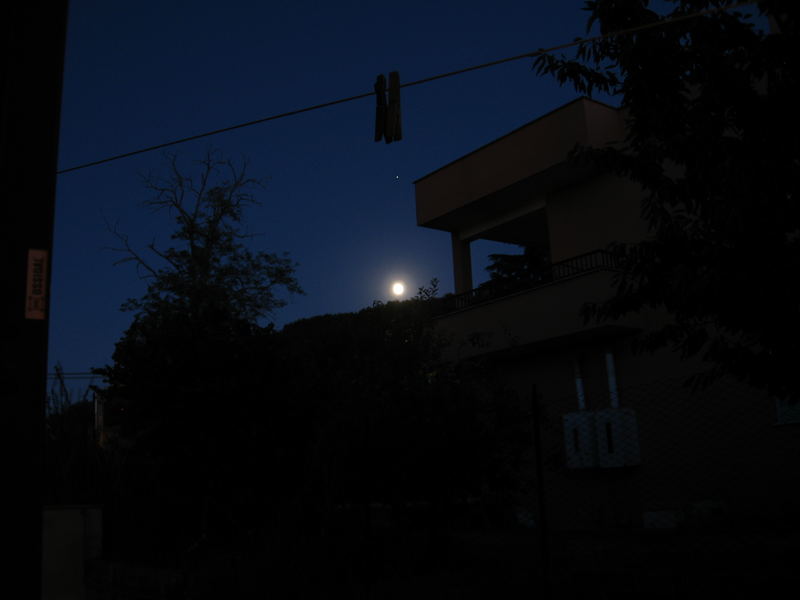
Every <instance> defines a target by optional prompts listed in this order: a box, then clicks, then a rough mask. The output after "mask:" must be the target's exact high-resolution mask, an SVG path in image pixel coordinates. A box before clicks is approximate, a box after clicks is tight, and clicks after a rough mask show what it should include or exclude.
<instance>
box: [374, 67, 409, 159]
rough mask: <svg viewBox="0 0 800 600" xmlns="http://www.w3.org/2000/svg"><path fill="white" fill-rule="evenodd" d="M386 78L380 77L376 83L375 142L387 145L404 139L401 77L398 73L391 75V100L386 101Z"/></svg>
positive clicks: (394, 72) (389, 93) (393, 72)
mask: <svg viewBox="0 0 800 600" xmlns="http://www.w3.org/2000/svg"><path fill="white" fill-rule="evenodd" d="M386 95H387V90H386V77H384V76H383V75H378V78H377V80H376V81H375V98H376V106H375V141H376V142H380V141H381V140H382V139H385V140H386V143H387V144H389V143H391V142H398V141H400V140H402V139H403V131H402V124H401V120H400V75H399V74H398V72H397V71H392V72H391V73H389V89H388V95H389V100H388V102H387V100H386Z"/></svg>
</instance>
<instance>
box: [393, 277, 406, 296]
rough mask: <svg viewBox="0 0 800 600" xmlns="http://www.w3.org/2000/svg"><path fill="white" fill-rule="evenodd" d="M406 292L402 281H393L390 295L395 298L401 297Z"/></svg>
mask: <svg viewBox="0 0 800 600" xmlns="http://www.w3.org/2000/svg"><path fill="white" fill-rule="evenodd" d="M405 291H406V286H405V284H404V283H403V282H402V281H395V282H394V283H393V284H392V293H393V294H394V295H395V296H402V295H403V294H404V293H405Z"/></svg>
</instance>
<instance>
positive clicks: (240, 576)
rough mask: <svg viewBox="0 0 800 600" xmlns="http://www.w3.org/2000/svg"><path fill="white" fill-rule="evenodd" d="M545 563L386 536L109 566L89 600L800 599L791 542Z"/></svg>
mask: <svg viewBox="0 0 800 600" xmlns="http://www.w3.org/2000/svg"><path fill="white" fill-rule="evenodd" d="M545 552H546V553H547V554H548V555H549V561H548V568H546V569H544V568H543V560H542V545H541V538H540V537H539V535H538V533H537V532H536V531H535V530H527V531H524V530H517V531H488V532H486V531H484V532H475V531H470V532H467V531H465V532H452V533H450V534H449V535H447V536H444V535H443V536H438V537H437V536H433V537H432V536H431V535H430V534H427V533H417V534H408V533H406V534H402V535H400V534H392V533H388V532H387V533H379V534H374V535H373V536H372V539H371V540H370V541H369V542H368V543H364V542H363V539H362V540H358V539H350V540H347V539H344V538H341V537H339V538H328V539H321V538H320V539H316V540H306V541H304V542H301V541H300V540H295V543H294V544H290V543H285V542H284V543H283V544H282V548H281V549H280V550H278V549H272V550H262V551H260V552H237V553H230V552H229V553H225V554H223V553H209V554H208V556H206V557H205V558H203V559H202V560H198V561H197V563H196V564H195V565H193V566H184V567H182V568H170V569H167V568H156V567H153V566H145V565H143V564H141V563H139V564H136V563H135V562H133V561H130V560H128V561H124V562H123V561H111V560H108V559H104V560H97V561H94V562H92V563H91V564H90V565H89V566H88V568H87V600H106V599H114V600H150V599H153V600H155V599H159V600H167V599H173V598H174V599H186V600H189V599H204V598H243V599H244V598H260V599H269V598H276V599H283V598H285V599H293V598H303V599H305V598H308V599H327V598H353V599H364V600H367V599H369V600H372V599H380V600H384V599H385V600H392V599H395V598H397V599H400V598H402V599H408V598H415V599H417V598H418V599H426V598H437V599H470V600H471V599H474V598H475V599H476V598H503V599H506V598H507V599H509V600H515V599H517V598H520V599H522V598H528V599H529V598H544V599H547V598H553V599H570V600H571V599H583V598H586V599H589V598H591V599H601V600H602V599H608V600H612V599H613V600H619V599H625V598H631V599H632V598H656V599H661V598H663V599H683V598H703V599H716V598H719V599H723V598H724V599H729V598H759V599H761V598H787V597H794V594H796V592H797V582H798V574H799V573H800V560H798V558H799V557H800V554H799V553H798V544H797V536H796V535H795V534H794V533H790V532H786V533H785V534H784V535H778V534H775V533H770V534H766V533H763V534H757V533H756V532H753V531H749V532H748V533H747V534H746V535H745V534H743V533H739V534H737V533H734V532H699V533H698V532H692V533H687V532H641V531H640V532H625V533H609V532H604V533H603V534H598V533H594V534H593V533H587V532H582V533H571V534H558V535H552V536H550V538H549V539H548V545H547V548H546V549H545ZM789 590H793V591H789ZM786 594H788V595H786Z"/></svg>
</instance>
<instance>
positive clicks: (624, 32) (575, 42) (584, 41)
mask: <svg viewBox="0 0 800 600" xmlns="http://www.w3.org/2000/svg"><path fill="white" fill-rule="evenodd" d="M752 4H756V3H755V2H752V1H750V2H738V3H736V4H730V5H728V6H719V7H715V8H709V9H706V10H701V11H698V12H694V13H690V14H686V15H681V16H678V17H672V18H669V19H661V20H658V21H654V22H652V23H647V24H645V25H637V26H635V27H629V28H627V29H620V30H617V31H612V32H609V33H604V34H600V35H596V36H593V37H588V38H576V39H575V40H573V41H571V42H566V43H563V44H558V45H556V46H551V47H549V48H540V49H539V50H534V51H533V52H526V53H525V54H518V55H516V56H510V57H507V58H501V59H498V60H493V61H491V62H486V63H482V64H479V65H473V66H471V67H465V68H463V69H458V70H456V71H449V72H447V73H440V74H438V75H433V76H431V77H425V78H423V79H417V80H416V81H410V82H408V83H403V84H401V85H400V88H407V87H412V86H415V85H422V84H424V83H430V82H431V81H437V80H439V79H444V78H446V77H453V76H455V75H462V74H464V73H469V72H471V71H477V70H479V69H486V68H488V67H494V66H497V65H501V64H504V63H508V62H512V61H516V60H522V59H523V58H534V57H536V56H540V55H542V54H550V53H552V52H557V51H559V50H564V49H566V48H571V47H573V46H579V45H581V44H590V43H594V42H597V41H600V40H602V39H608V38H612V37H618V36H623V35H629V34H631V33H636V32H639V31H644V30H647V29H653V28H655V27H662V26H664V25H671V24H673V23H677V22H680V21H686V20H688V19H694V18H697V17H701V16H705V15H709V14H713V13H718V12H724V11H729V10H734V9H737V8H742V7H744V6H749V5H752ZM374 95H375V92H374V91H372V92H365V93H363V94H356V95H355V96H348V97H346V98H339V99H338V100H331V101H329V102H323V103H321V104H314V105H312V106H307V107H305V108H298V109H295V110H290V111H287V112H283V113H278V114H275V115H271V116H268V117H263V118H261V119H255V120H253V121H247V122H245V123H239V124H237V125H231V126H228V127H222V128H220V129H213V130H211V131H206V132H204V133H198V134H196V135H190V136H187V137H183V138H179V139H175V140H171V141H169V142H163V143H160V144H156V145H154V146H147V147H145V148H140V149H138V150H132V151H130V152H124V153H122V154H116V155H114V156H109V157H107V158H102V159H100V160H95V161H92V162H88V163H84V164H81V165H76V166H74V167H69V168H66V169H61V170H60V171H56V174H57V175H62V174H64V173H70V172H73V171H78V170H81V169H87V168H89V167H95V166H97V165H102V164H105V163H108V162H112V161H115V160H120V159H122V158H128V157H130V156H135V155H137V154H144V153H146V152H152V151H154V150H160V149H161V148H167V147H169V146H175V145H178V144H184V143H186V142H191V141H194V140H198V139H201V138H205V137H210V136H213V135H219V134H221V133H226V132H228V131H233V130H235V129H242V128H244V127H251V126H253V125H258V124H260V123H266V122H268V121H275V120H277V119H283V118H286V117H291V116H294V115H299V114H301V113H305V112H310V111H313V110H319V109H321V108H327V107H329V106H335V105H337V104H344V103H346V102H353V101H354V100H360V99H362V98H367V97H370V96H374Z"/></svg>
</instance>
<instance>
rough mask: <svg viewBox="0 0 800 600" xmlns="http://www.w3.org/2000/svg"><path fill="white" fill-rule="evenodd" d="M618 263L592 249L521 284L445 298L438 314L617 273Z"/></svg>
mask: <svg viewBox="0 0 800 600" xmlns="http://www.w3.org/2000/svg"><path fill="white" fill-rule="evenodd" d="M618 268H619V267H618V264H617V260H616V258H615V257H614V255H613V254H611V253H610V252H608V251H607V250H594V251H592V252H587V253H586V254H580V255H578V256H573V257H572V258H569V259H567V260H563V261H561V262H557V263H553V264H552V265H550V266H548V267H546V268H544V269H541V270H539V271H537V272H535V273H532V274H531V275H530V276H529V277H528V278H526V279H525V280H521V281H487V282H486V283H484V284H482V285H480V286H479V287H477V288H475V289H473V290H470V291H468V292H464V293H463V294H455V295H452V296H445V297H444V298H443V299H442V300H443V301H442V304H441V313H440V314H444V313H448V312H452V311H455V310H461V309H464V308H469V307H470V306H475V305H476V304H482V303H484V302H490V301H492V300H496V299H498V298H502V297H503V296H509V295H511V294H516V293H518V292H523V291H527V290H532V289H536V288H538V287H543V286H545V285H550V284H551V283H553V282H556V281H562V280H564V279H571V278H573V277H578V276H581V275H586V274H588V273H594V272H596V271H616V270H618Z"/></svg>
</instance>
